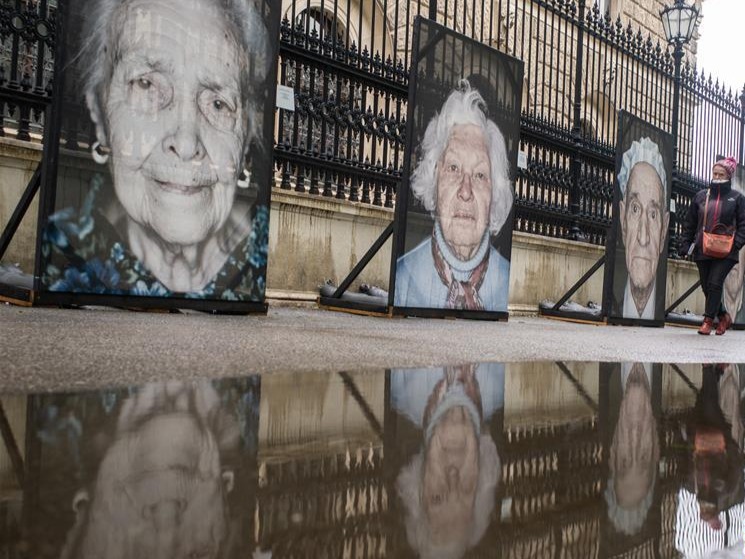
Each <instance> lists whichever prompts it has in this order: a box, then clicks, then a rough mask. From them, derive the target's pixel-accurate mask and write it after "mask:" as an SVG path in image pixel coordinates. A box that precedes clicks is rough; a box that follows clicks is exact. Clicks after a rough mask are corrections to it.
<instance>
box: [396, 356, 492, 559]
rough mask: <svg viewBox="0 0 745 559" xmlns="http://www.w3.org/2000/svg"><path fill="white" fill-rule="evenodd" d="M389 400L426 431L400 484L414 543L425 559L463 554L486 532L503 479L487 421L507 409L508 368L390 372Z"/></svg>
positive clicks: (488, 367)
mask: <svg viewBox="0 0 745 559" xmlns="http://www.w3.org/2000/svg"><path fill="white" fill-rule="evenodd" d="M391 399H392V403H393V407H394V408H395V409H397V410H398V411H399V412H400V413H403V414H404V415H406V416H407V417H408V418H409V419H410V420H411V421H412V422H413V423H414V424H415V425H417V426H418V427H420V428H421V429H422V439H423V440H422V448H421V451H420V452H419V453H418V454H416V456H414V458H413V459H412V460H411V462H410V463H409V464H408V465H406V466H404V467H403V469H402V470H401V472H400V474H399V475H398V479H397V481H396V488H397V490H398V494H399V496H400V497H401V500H402V502H403V505H404V509H405V525H406V536H407V539H408V541H409V544H410V545H411V547H412V548H413V549H414V550H415V551H416V552H417V553H418V555H419V556H420V557H423V558H430V557H437V558H450V557H452V558H456V557H462V556H463V554H464V553H465V552H466V550H467V549H469V548H471V547H473V546H475V545H476V544H477V543H478V542H479V540H481V538H482V537H483V535H484V533H485V532H486V529H487V527H488V525H489V519H490V517H491V513H492V511H493V509H494V501H495V490H496V487H497V484H498V483H499V480H500V478H501V466H500V461H499V456H498V454H497V448H496V445H495V444H494V441H493V440H492V438H491V436H490V435H489V434H488V432H487V431H486V426H485V423H486V421H487V420H488V419H489V418H490V417H491V416H492V415H493V414H494V412H495V411H496V410H498V409H500V408H503V407H504V367H503V365H480V366H478V367H477V366H465V367H454V368H447V369H444V370H443V369H429V370H421V371H419V370H408V371H393V372H392V373H391Z"/></svg>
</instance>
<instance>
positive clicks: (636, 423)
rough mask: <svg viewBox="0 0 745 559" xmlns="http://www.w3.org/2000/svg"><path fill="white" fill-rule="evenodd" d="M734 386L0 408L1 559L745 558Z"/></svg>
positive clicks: (724, 380) (498, 380) (551, 371)
mask: <svg viewBox="0 0 745 559" xmlns="http://www.w3.org/2000/svg"><path fill="white" fill-rule="evenodd" d="M743 380H744V379H743V376H742V372H741V368H740V367H739V366H738V365H705V366H701V365H698V366H694V365H685V366H677V365H661V364H648V363H624V364H597V363H594V364H593V363H567V364H565V363H523V364H507V365H503V364H470V365H463V366H459V367H446V368H429V369H393V370H388V371H371V372H344V373H339V374H298V373H287V374H270V375H263V376H249V377H246V378H241V379H225V380H220V381H211V382H200V383H183V382H170V383H153V384H148V385H144V386H139V387H133V388H130V389H121V390H110V391H102V392H78V393H64V394H43V395H5V396H0V403H1V404H2V408H1V409H0V411H1V412H2V413H0V433H1V434H2V438H3V443H4V444H3V447H2V448H0V557H8V558H19V559H20V558H24V559H25V558H32V557H33V558H64V559H74V558H86V559H88V558H94V557H95V558H100V557H107V558H109V557H111V558H121V559H127V558H135V557H137V558H140V557H153V558H200V559H201V558H232V557H257V558H258V557H309V558H310V557H313V558H315V557H341V558H350V559H351V558H367V557H370V558H373V557H423V558H459V557H515V558H519V557H558V556H561V557H583V558H584V557H679V556H681V555H683V556H687V557H688V556H690V557H699V556H709V555H712V554H714V553H724V554H725V555H716V556H727V553H730V554H735V555H732V556H742V552H743V551H742V548H743V543H742V540H743V536H744V535H745V505H743V501H744V500H745V476H744V475H743V468H744V467H745V460H744V459H743V452H742V446H743V436H744V435H745V433H744V429H743V418H742V398H743V388H744V387H743ZM737 553H739V554H740V555H737Z"/></svg>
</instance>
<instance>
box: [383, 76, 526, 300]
mask: <svg viewBox="0 0 745 559" xmlns="http://www.w3.org/2000/svg"><path fill="white" fill-rule="evenodd" d="M420 147H421V159H420V160H419V162H418V164H417V167H416V169H415V170H414V172H413V174H412V176H411V192H412V193H413V195H414V196H415V197H416V199H417V200H418V201H419V202H421V203H422V205H423V206H424V208H425V209H426V210H428V211H429V212H430V213H431V214H432V215H433V216H434V219H435V223H434V228H433V231H432V234H431V236H430V237H428V238H427V239H426V240H425V241H424V242H422V243H421V244H419V245H418V246H417V247H415V248H413V249H412V250H410V251H409V252H407V253H406V254H404V255H403V256H401V257H400V258H399V259H398V261H397V262H396V290H395V299H394V304H395V305H396V306H399V307H411V308H417V307H419V308H442V309H466V310H486V311H506V310H507V295H508V288H509V271H510V264H509V261H508V260H507V259H506V258H504V257H503V256H502V255H500V254H499V253H498V252H497V251H496V250H495V249H494V248H493V247H492V245H491V236H492V235H496V234H497V233H498V232H499V231H500V230H501V229H502V227H503V226H505V225H506V221H507V218H508V216H509V215H510V211H511V209H512V200H513V193H512V186H511V184H510V178H509V173H510V167H509V162H508V158H507V148H506V145H505V139H504V136H503V135H502V132H501V131H500V130H499V128H498V127H497V125H496V124H495V123H494V122H493V121H492V120H490V119H489V118H487V116H486V105H485V102H484V100H483V98H482V97H481V95H480V94H479V92H478V91H476V90H475V89H471V87H470V85H469V84H468V82H467V81H465V80H464V81H463V82H461V87H460V89H458V90H455V91H453V92H452V93H451V94H450V96H449V97H448V99H447V101H445V104H444V105H443V107H442V110H441V112H440V113H439V114H438V115H436V116H435V117H433V118H432V120H431V121H430V122H429V124H428V125H427V129H426V131H425V133H424V139H423V140H422V144H421V146H420Z"/></svg>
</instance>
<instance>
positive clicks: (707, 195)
mask: <svg viewBox="0 0 745 559" xmlns="http://www.w3.org/2000/svg"><path fill="white" fill-rule="evenodd" d="M710 193H711V190H710V189H708V188H707V189H706V204H705V205H704V232H705V231H706V216H707V214H708V213H709V194H710Z"/></svg>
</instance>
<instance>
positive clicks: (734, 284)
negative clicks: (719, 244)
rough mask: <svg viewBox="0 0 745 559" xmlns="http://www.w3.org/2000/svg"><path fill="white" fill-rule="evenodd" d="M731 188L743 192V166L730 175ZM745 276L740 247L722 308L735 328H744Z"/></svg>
mask: <svg viewBox="0 0 745 559" xmlns="http://www.w3.org/2000/svg"><path fill="white" fill-rule="evenodd" d="M732 188H734V189H735V190H737V191H738V192H740V193H741V194H745V167H744V166H742V165H738V166H737V170H736V171H735V174H734V176H733V177H732ZM744 277H745V247H743V248H741V249H740V257H739V259H738V261H737V264H735V266H734V267H733V268H732V270H730V273H729V274H727V277H726V278H725V280H724V295H723V298H724V301H723V303H724V308H725V309H727V312H728V313H729V314H730V316H731V317H732V325H733V327H734V328H735V329H738V330H745V308H744V307H745V305H743V297H742V294H743V278H744Z"/></svg>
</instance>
